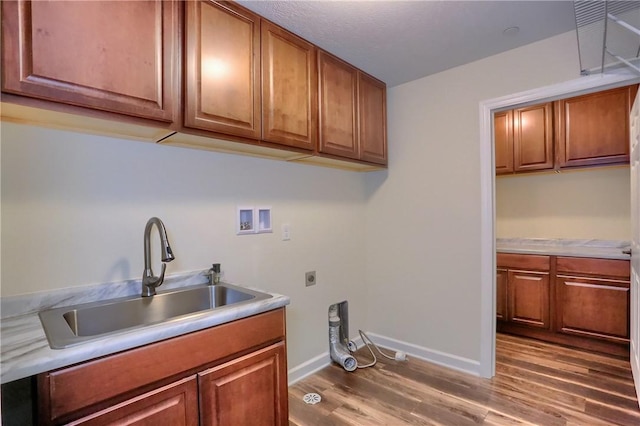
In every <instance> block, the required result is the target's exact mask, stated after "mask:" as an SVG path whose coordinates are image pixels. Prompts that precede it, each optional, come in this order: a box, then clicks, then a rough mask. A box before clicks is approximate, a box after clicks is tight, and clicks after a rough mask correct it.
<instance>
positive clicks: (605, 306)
mask: <svg viewBox="0 0 640 426" xmlns="http://www.w3.org/2000/svg"><path fill="white" fill-rule="evenodd" d="M556 285H557V292H558V308H557V309H558V327H559V331H560V332H562V333H567V334H573V335H579V336H585V337H595V338H599V339H604V340H610V341H614V342H615V341H617V342H620V341H623V342H628V341H629V281H623V280H615V279H598V278H584V277H572V276H566V275H559V276H558V278H557V280H556Z"/></svg>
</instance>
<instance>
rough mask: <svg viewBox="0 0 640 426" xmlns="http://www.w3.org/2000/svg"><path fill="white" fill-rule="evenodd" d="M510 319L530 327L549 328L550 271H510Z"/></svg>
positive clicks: (508, 287)
mask: <svg viewBox="0 0 640 426" xmlns="http://www.w3.org/2000/svg"><path fill="white" fill-rule="evenodd" d="M507 283H508V285H507V294H508V301H509V304H508V305H507V306H508V317H507V318H508V320H509V321H511V322H514V323H517V324H523V325H527V326H530V327H538V328H545V329H548V328H549V273H548V272H533V271H509V275H508V280H507Z"/></svg>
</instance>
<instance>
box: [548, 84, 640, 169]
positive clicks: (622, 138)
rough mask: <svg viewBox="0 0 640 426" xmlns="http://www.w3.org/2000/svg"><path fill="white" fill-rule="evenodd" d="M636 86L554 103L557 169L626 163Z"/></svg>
mask: <svg viewBox="0 0 640 426" xmlns="http://www.w3.org/2000/svg"><path fill="white" fill-rule="evenodd" d="M637 91H638V86H637V85H634V86H627V87H621V88H618V89H612V90H607V91H603V92H597V93H592V94H589V95H584V96H578V97H575V98H570V99H563V100H560V101H557V102H556V114H557V118H556V121H557V141H558V163H559V166H560V167H578V166H594V165H599V164H614V163H629V112H630V111H631V104H632V103H633V99H634V98H635V94H636V92H637Z"/></svg>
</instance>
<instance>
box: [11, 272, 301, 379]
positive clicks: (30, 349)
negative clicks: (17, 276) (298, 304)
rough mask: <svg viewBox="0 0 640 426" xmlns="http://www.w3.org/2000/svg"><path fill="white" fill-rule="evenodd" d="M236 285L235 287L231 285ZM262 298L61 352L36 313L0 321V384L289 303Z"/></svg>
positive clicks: (280, 297)
mask: <svg viewBox="0 0 640 426" xmlns="http://www.w3.org/2000/svg"><path fill="white" fill-rule="evenodd" d="M234 285H237V284H234ZM252 289H254V290H258V291H262V292H263V293H267V294H270V295H271V297H270V298H268V299H262V300H258V301H255V302H251V303H246V304H242V305H239V306H228V307H225V308H221V309H219V310H215V311H213V312H212V313H211V314H209V315H202V316H196V317H193V316H189V317H184V318H177V319H175V320H172V321H167V322H163V323H160V324H154V325H150V326H146V327H142V328H138V329H134V330H129V331H126V332H122V333H118V334H115V335H111V336H105V337H102V338H98V339H96V340H92V341H90V342H86V343H83V344H79V345H77V346H72V347H69V348H65V349H51V348H50V347H49V342H48V341H47V338H46V336H45V333H44V329H43V328H42V324H41V322H40V318H39V317H38V313H37V312H28V313H25V314H23V315H16V316H12V317H7V318H2V319H1V321H0V325H1V332H2V341H1V347H0V348H1V351H2V357H1V359H0V382H1V383H2V384H4V383H8V382H12V381H14V380H19V379H23V378H26V377H29V376H33V375H36V374H39V373H43V372H46V371H51V370H54V369H57V368H62V367H66V366H69V365H73V364H76V363H79V362H83V361H88V360H91V359H95V358H99V357H102V356H106V355H111V354H114V353H117V352H120V351H124V350H128V349H133V348H136V347H139V346H143V345H147V344H150V343H155V342H159V341H162V340H165V339H169V338H172V337H177V336H181V335H184V334H187V333H191V332H195V331H199V330H203V329H206V328H209V327H214V326H217V325H221V324H225V323H228V322H231V321H235V320H238V319H242V318H246V317H249V316H252V315H257V314H260V313H264V312H268V311H271V310H274V309H278V308H281V307H283V306H286V305H288V304H289V303H290V299H289V297H287V296H284V295H280V294H276V293H270V292H266V291H264V290H259V289H255V288H252Z"/></svg>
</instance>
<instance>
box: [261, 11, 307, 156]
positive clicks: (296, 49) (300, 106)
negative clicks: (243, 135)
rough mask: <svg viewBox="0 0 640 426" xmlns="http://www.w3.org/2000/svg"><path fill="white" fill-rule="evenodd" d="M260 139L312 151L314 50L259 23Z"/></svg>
mask: <svg viewBox="0 0 640 426" xmlns="http://www.w3.org/2000/svg"><path fill="white" fill-rule="evenodd" d="M261 25H262V29H261V31H262V113H263V117H262V139H263V140H265V141H268V142H273V143H277V144H282V145H287V146H292V147H296V148H304V149H309V150H312V149H315V147H316V140H317V136H316V135H317V116H318V107H317V89H316V87H317V78H318V73H317V69H316V64H315V56H316V48H315V47H314V46H313V45H312V44H311V43H308V42H306V41H305V40H303V39H301V38H300V37H297V36H295V35H294V34H291V33H290V32H288V31H285V30H284V29H282V28H280V27H278V26H276V25H274V24H272V23H270V22H268V21H265V20H262V24H261Z"/></svg>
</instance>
